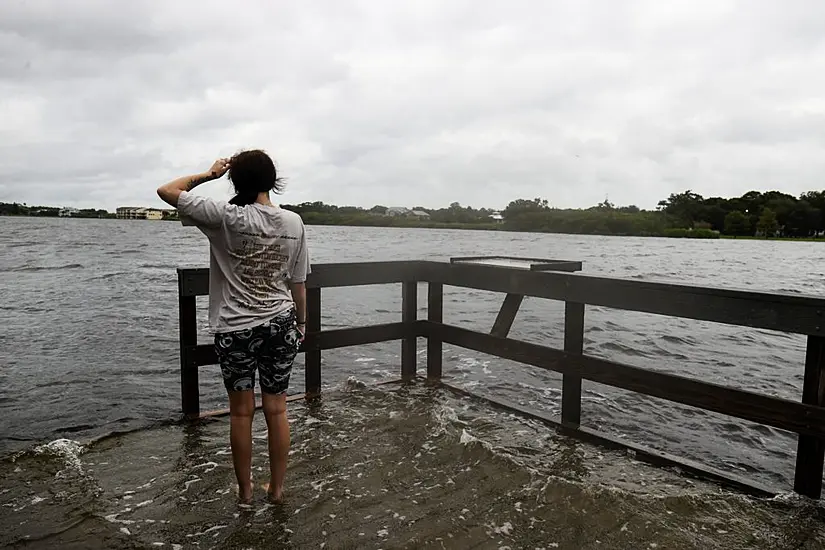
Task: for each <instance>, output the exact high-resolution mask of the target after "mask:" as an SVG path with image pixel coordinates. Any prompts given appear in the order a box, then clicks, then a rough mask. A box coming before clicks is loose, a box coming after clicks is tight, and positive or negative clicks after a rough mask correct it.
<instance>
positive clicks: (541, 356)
mask: <svg viewBox="0 0 825 550" xmlns="http://www.w3.org/2000/svg"><path fill="white" fill-rule="evenodd" d="M579 267H580V264H579ZM551 269H552V268H551ZM569 270H571V271H572V270H575V268H574V267H570V268H569ZM178 280H179V294H180V346H181V392H182V408H183V412H184V414H186V415H187V416H190V417H196V416H197V415H198V414H199V412H200V407H199V392H198V367H200V366H203V365H210V364H214V363H215V362H216V356H215V353H214V350H213V349H212V346H211V345H198V343H197V327H196V321H195V298H196V296H199V295H205V294H207V293H208V270H206V269H182V270H179V271H178ZM388 283H402V308H401V310H402V311H401V321H400V322H397V323H389V324H382V325H374V326H366V327H357V328H348V329H338V330H322V327H321V309H322V295H321V289H322V288H330V287H345V286H360V285H373V284H388ZM419 283H427V284H428V293H427V306H428V307H427V319H426V320H419V319H418V318H417V311H418V307H417V306H418V304H417V298H418V293H417V288H418V284H419ZM445 285H447V286H456V287H463V288H473V289H479V290H487V291H496V292H503V293H507V296H508V299H509V298H510V297H511V296H516V297H523V296H534V297H539V298H546V299H550V300H559V301H564V302H565V323H564V326H565V333H564V349H562V350H559V349H554V348H550V347H547V346H542V345H539V344H535V343H528V342H523V341H519V340H515V339H512V338H508V337H507V334H508V332H509V328H510V326H511V325H512V321H513V318H514V317H515V315H516V312H517V310H518V304H515V305H514V304H513V302H514V299H510V304H509V305H508V303H507V300H505V303H504V305H503V306H502V309H501V311H500V312H499V317H498V318H497V319H496V323H495V325H494V327H493V330H492V331H491V332H492V333H491V334H486V333H482V332H478V331H473V330H468V329H465V328H460V327H457V326H451V325H447V324H445V323H444V322H443V318H442V310H443V292H444V286H445ZM307 287H308V290H307V302H308V303H307V307H308V322H309V326H308V329H307V337H306V340H305V343H304V347H303V351H304V352H305V353H306V379H305V391H306V395H307V396H309V397H312V396H317V395H319V394H320V391H321V354H322V351H323V350H327V349H333V348H340V347H346V346H358V345H362V344H368V343H376V342H384V341H390V340H401V341H402V348H401V376H402V379H404V380H411V379H413V378H415V377H416V376H417V364H416V363H417V361H416V357H417V354H416V351H417V349H416V348H417V339H418V338H419V337H423V338H426V339H427V365H426V369H427V379H429V380H430V381H433V382H438V381H440V380H441V374H442V345H443V344H445V343H446V344H451V345H456V346H460V347H463V348H467V349H471V350H475V351H478V352H482V353H487V354H490V355H493V356H496V357H501V358H504V359H509V360H513V361H518V362H521V363H525V364H529V365H533V366H536V367H539V368H543V369H547V370H551V371H555V372H559V373H561V374H562V377H563V381H562V406H561V421H560V422H558V423H557V424H558V425H559V426H561V428H562V429H563V430H564V432H565V433H567V434H570V435H574V436H578V437H583V438H588V439H591V440H596V441H598V442H601V443H604V444H610V445H615V446H620V447H627V448H632V449H634V450H636V451H637V452H638V453H639V456H640V457H642V458H645V459H648V460H651V461H654V462H659V463H664V464H670V465H676V466H679V467H681V468H683V469H685V470H687V471H692V472H695V473H698V474H701V475H703V476H707V477H712V478H715V479H717V480H720V481H723V482H726V483H729V484H733V485H737V486H739V487H742V488H745V489H748V490H751V491H754V492H758V493H772V492H773V491H772V490H771V489H768V488H764V487H761V486H759V485H758V484H757V483H755V482H753V481H752V480H747V479H742V478H739V477H737V476H734V475H732V474H729V473H726V472H720V471H717V470H715V469H713V468H710V467H708V466H706V465H702V464H697V463H695V462H692V461H690V460H686V459H682V458H678V457H674V456H671V455H668V454H665V453H661V452H658V451H654V450H651V449H648V448H645V447H640V446H638V445H635V444H632V443H629V442H625V441H621V440H618V439H615V438H612V437H611V436H608V435H606V434H603V433H600V432H598V431H596V430H592V429H588V428H586V427H583V426H581V425H580V422H581V384H582V379H586V380H591V381H593V382H598V383H600V384H607V385H609V386H613V387H616V388H622V389H625V390H631V391H635V392H638V393H642V394H645V395H650V396H654V397H659V398H662V399H667V400H670V401H674V402H677V403H681V404H684V405H690V406H693V407H698V408H701V409H704V410H708V411H713V412H717V413H721V414H725V415H729V416H733V417H736V418H741V419H744V420H748V421H751V422H756V423H760V424H765V425H769V426H773V427H775V428H779V429H783V430H788V431H791V432H795V433H796V434H798V446H797V457H796V470H795V477H794V490H795V491H796V492H798V493H800V494H803V495H806V496H809V497H812V498H819V497H820V496H821V493H822V476H823V462H824V461H825V330H824V329H825V316H823V313H825V299H822V298H816V297H808V296H798V295H785V294H770V293H764V292H751V291H739V290H725V289H718V288H705V287H697V286H690V285H679V284H667V283H653V282H644V281H635V280H624V279H614V278H606V277H593V276H589V275H583V274H579V273H565V272H554V271H530V270H520V269H512V268H507V267H498V266H489V265H482V264H466V263H442V262H427V261H411V262H370V263H350V264H323V265H314V266H313V267H312V275H311V276H310V278H309V279H308V281H307ZM518 302H519V303H520V299H518ZM586 305H596V306H603V307H609V308H616V309H623V310H631V311H640V312H646V313H654V314H659V315H667V316H672V317H682V318H687V319H698V320H704V321H713V322H717V323H725V324H730V325H739V326H744V327H753V328H760V329H769V330H774V331H780V332H787V333H797V334H803V335H806V336H807V353H806V358H805V365H804V384H803V391H802V396H801V401H791V400H788V399H783V398H779V397H773V396H767V395H763V394H759V393H755V392H751V391H747V390H741V389H736V388H731V387H727V386H722V385H719V384H713V383H709V382H702V381H699V380H694V379H690V378H686V377H683V376H679V375H675V374H669V373H664V372H656V371H651V370H647V369H643V368H639V367H633V366H629V365H624V364H621V363H617V362H613V361H608V360H604V359H598V358H595V357H590V356H587V355H585V354H584V353H583V341H584V316H585V307H586ZM800 366H801V365H800ZM491 401H494V402H495V403H497V404H498V405H500V406H505V407H508V408H510V409H513V410H519V411H520V412H522V413H523V414H527V415H530V416H534V417H537V418H541V419H542V420H545V421H554V419H548V418H547V417H546V416H544V415H542V414H538V413H535V412H534V411H526V410H523V409H521V408H519V407H518V406H515V405H512V404H508V403H505V402H503V401H502V400H491Z"/></svg>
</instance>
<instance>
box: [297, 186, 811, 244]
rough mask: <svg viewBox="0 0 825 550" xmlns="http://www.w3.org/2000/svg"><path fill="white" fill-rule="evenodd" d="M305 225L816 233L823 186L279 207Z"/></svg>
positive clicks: (701, 234) (707, 234)
mask: <svg viewBox="0 0 825 550" xmlns="http://www.w3.org/2000/svg"><path fill="white" fill-rule="evenodd" d="M284 208H287V209H290V210H293V211H295V212H298V213H299V214H301V216H302V217H303V218H304V222H305V223H307V224H309V225H366V226H398V227H462V228H468V229H500V230H508V231H535V232H546V233H571V234H586V235H634V236H667V237H692V238H718V237H720V236H722V235H724V236H731V237H737V236H762V237H795V238H801V237H807V238H810V237H823V236H825V191H810V192H807V193H803V194H802V195H801V196H800V197H798V198H797V197H794V196H792V195H788V194H786V193H781V192H778V191H768V192H766V193H761V192H759V191H750V192H748V193H745V194H744V195H742V196H741V197H738V198H731V199H726V198H721V197H711V198H707V199H706V198H704V197H702V196H701V195H699V194H697V193H694V192H692V191H690V190H688V191H685V192H683V193H675V194H672V195H670V196H669V197H668V198H667V199H665V200H662V201H660V202H659V205H658V208H657V209H656V210H643V209H640V208H639V207H637V206H635V205H629V206H615V205H614V204H612V203H610V202H609V201H608V200H605V201H604V202H602V203H599V204H597V205H596V206H593V207H591V208H585V209H559V208H553V207H552V206H551V205H550V204H549V202H548V201H547V200H546V199H542V198H534V199H517V200H514V201H512V202H510V204H508V205H507V207H506V208H505V209H504V210H503V211H501V213H500V214H501V216H500V217H501V219H500V220H498V219H494V218H493V217H492V216H493V215H494V214H496V213H497V212H496V211H494V210H491V209H488V208H480V209H475V208H473V207H470V206H461V205H460V204H459V203H453V204H451V205H450V206H449V207H447V208H440V209H427V208H423V207H415V208H413V209H412V210H418V211H423V212H426V213H427V214H428V217H427V218H426V219H422V218H417V217H415V216H388V215H387V211H388V209H387V207H385V206H381V205H376V206H374V207H372V208H369V209H364V208H360V207H355V206H335V205H330V204H325V203H323V202H307V203H302V204H297V205H289V204H287V205H284Z"/></svg>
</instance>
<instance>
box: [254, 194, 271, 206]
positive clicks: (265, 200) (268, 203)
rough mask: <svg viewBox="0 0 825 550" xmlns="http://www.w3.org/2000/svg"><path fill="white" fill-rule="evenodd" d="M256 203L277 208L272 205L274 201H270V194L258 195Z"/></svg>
mask: <svg viewBox="0 0 825 550" xmlns="http://www.w3.org/2000/svg"><path fill="white" fill-rule="evenodd" d="M255 202H256V203H258V204H263V205H264V206H275V205H274V204H272V201H271V200H269V193H268V192H264V193H258V198H257V199H255Z"/></svg>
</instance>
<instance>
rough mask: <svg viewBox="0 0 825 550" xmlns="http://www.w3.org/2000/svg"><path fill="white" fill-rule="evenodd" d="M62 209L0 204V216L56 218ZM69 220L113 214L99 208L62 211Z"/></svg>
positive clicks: (110, 216)
mask: <svg viewBox="0 0 825 550" xmlns="http://www.w3.org/2000/svg"><path fill="white" fill-rule="evenodd" d="M62 210H64V209H63V208H57V207H55V206H29V205H27V204H19V203H6V202H0V216H35V217H41V218H57V217H60V212H61V211H62ZM63 215H64V216H65V217H69V218H114V217H116V216H115V215H114V214H113V213H111V212H108V211H107V210H103V209H99V208H81V209H77V210H73V211H71V212H66V211H64V214H63Z"/></svg>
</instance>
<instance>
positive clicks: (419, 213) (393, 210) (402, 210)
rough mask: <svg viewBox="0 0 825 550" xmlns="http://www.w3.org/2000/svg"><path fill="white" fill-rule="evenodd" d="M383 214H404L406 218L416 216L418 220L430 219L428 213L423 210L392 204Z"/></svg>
mask: <svg viewBox="0 0 825 550" xmlns="http://www.w3.org/2000/svg"><path fill="white" fill-rule="evenodd" d="M384 215H385V216H404V217H406V218H418V219H420V220H428V219H430V215H429V214H428V213H426V212H424V211H423V210H410V209H409V208H406V207H404V206H392V207H390V208H387V213H386V214H384Z"/></svg>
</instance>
